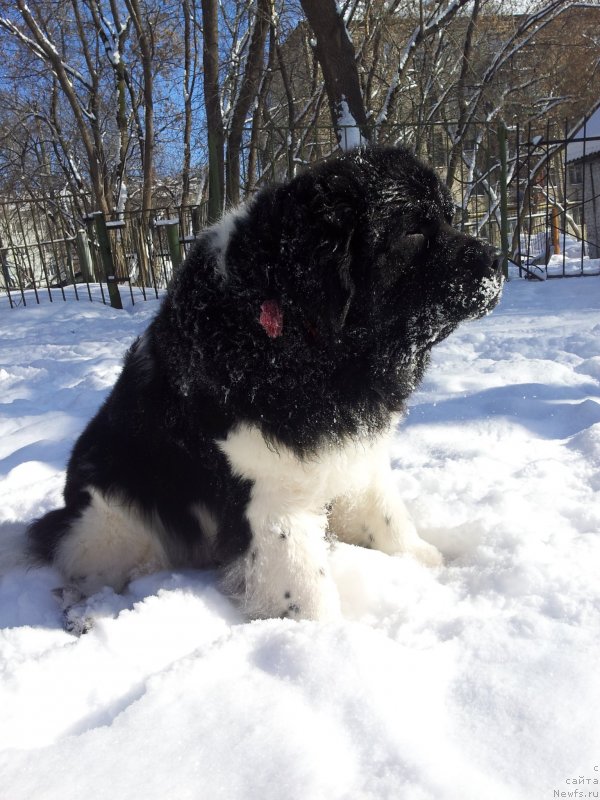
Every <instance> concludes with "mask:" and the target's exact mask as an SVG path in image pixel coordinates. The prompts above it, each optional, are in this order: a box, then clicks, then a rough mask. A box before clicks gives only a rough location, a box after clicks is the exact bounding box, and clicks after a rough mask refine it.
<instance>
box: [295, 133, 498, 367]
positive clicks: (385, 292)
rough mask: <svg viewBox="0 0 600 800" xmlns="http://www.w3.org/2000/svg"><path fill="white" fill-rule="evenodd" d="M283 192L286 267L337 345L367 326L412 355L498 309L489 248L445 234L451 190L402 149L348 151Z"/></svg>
mask: <svg viewBox="0 0 600 800" xmlns="http://www.w3.org/2000/svg"><path fill="white" fill-rule="evenodd" d="M281 191H282V192H284V193H287V196H288V197H289V200H290V202H289V203H288V205H287V208H288V209H289V212H288V214H287V215H286V216H287V217H288V219H287V225H286V226H285V227H284V228H283V231H282V234H283V238H284V239H286V242H285V243H284V247H285V246H287V247H288V249H289V253H288V263H289V264H298V265H300V266H299V268H300V269H301V270H302V271H303V274H302V275H297V276H295V278H296V281H295V282H297V284H298V285H302V292H303V293H304V296H305V299H306V297H307V296H308V297H311V296H312V298H313V303H314V306H315V308H316V309H317V311H318V314H319V315H320V317H321V319H320V324H321V325H329V329H330V331H331V332H332V334H333V336H334V337H336V336H337V337H338V338H339V337H341V338H345V337H347V336H352V335H356V334H357V332H358V333H360V331H361V330H363V329H365V328H368V329H370V330H371V332H373V333H376V334H377V336H384V337H385V338H386V340H388V341H389V340H390V339H395V340H396V341H397V342H399V343H401V344H402V345H403V346H404V347H405V348H406V349H407V354H412V355H413V356H414V354H415V353H416V352H421V351H424V350H428V349H429V348H430V347H431V346H432V345H433V344H435V343H436V342H438V341H440V340H441V339H443V338H444V337H446V336H447V335H448V334H449V333H450V332H451V331H452V330H453V329H454V328H455V327H456V326H457V325H458V324H459V323H460V322H462V321H463V320H466V319H470V318H474V317H478V316H481V315H483V314H485V313H486V312H488V311H490V310H491V309H492V308H493V307H494V305H495V304H496V303H497V301H498V298H499V296H500V291H501V286H502V276H501V272H500V269H499V262H498V260H497V258H496V257H495V254H494V252H493V250H492V249H491V248H490V247H489V246H487V245H486V244H485V243H483V242H480V241H478V240H477V239H475V238H473V237H471V236H467V235H466V234H464V233H461V232H460V231H458V230H456V229H455V228H453V227H452V224H451V222H452V217H453V214H454V205H453V202H452V198H451V195H450V193H449V191H448V190H447V188H446V187H445V186H444V185H443V184H442V183H441V181H440V180H439V178H438V176H437V175H436V173H435V172H434V171H433V170H432V169H430V168H429V167H427V166H426V165H425V164H423V163H422V162H421V161H419V160H418V159H417V158H416V157H415V156H414V155H413V154H412V153H411V152H410V151H408V150H407V149H404V148H365V149H362V150H355V151H353V152H350V153H347V154H344V155H343V156H341V157H338V158H335V159H332V160H331V161H329V162H325V163H324V164H322V165H320V166H319V167H317V168H316V169H314V170H312V171H309V172H307V173H305V174H304V175H302V176H300V177H299V178H297V179H296V180H295V181H293V182H292V183H291V184H289V185H288V186H287V187H282V190H281ZM307 209H309V212H308V213H307ZM294 214H296V215H298V217H297V219H296V220H294V218H293V215H294ZM290 217H291V218H290ZM290 229H291V230H290ZM299 234H300V235H299ZM295 242H301V247H302V252H297V253H296V252H294V247H295V245H294V243H295ZM307 260H308V262H309V266H310V268H309V269H308V270H307V269H306V264H307ZM307 290H308V295H307V294H306V292H307Z"/></svg>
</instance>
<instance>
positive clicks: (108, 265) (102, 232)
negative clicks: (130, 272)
mask: <svg viewBox="0 0 600 800" xmlns="http://www.w3.org/2000/svg"><path fill="white" fill-rule="evenodd" d="M92 216H93V218H94V225H95V227H96V236H97V237H98V247H99V249H100V261H101V262H102V270H103V272H104V279H105V281H106V286H107V288H108V296H109V297H110V304H111V306H112V307H113V308H123V303H122V302H121V295H120V294H119V287H118V285H117V277H116V275H115V266H114V262H113V257H112V250H111V249H110V239H109V238H108V230H107V228H106V220H105V219H104V214H103V213H102V211H96V212H95V213H94V214H93V215H92Z"/></svg>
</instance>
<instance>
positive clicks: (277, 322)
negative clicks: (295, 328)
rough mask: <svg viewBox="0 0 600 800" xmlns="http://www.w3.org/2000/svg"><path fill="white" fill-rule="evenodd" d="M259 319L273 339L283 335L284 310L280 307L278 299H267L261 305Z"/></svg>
mask: <svg viewBox="0 0 600 800" xmlns="http://www.w3.org/2000/svg"><path fill="white" fill-rule="evenodd" d="M258 321H259V322H260V324H261V325H262V327H263V328H264V329H265V331H266V333H267V336H269V337H270V338H271V339H276V338H277V337H278V336H281V334H282V332H283V311H282V310H281V308H280V307H279V303H278V302H277V300H265V302H264V303H263V304H262V306H261V307H260V317H259V318H258Z"/></svg>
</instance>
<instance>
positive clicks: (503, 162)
mask: <svg viewBox="0 0 600 800" xmlns="http://www.w3.org/2000/svg"><path fill="white" fill-rule="evenodd" d="M498 149H499V151H500V246H501V249H502V274H503V275H504V277H505V278H508V249H509V244H508V185H507V183H508V168H507V162H508V158H507V153H506V150H507V148H506V125H505V124H504V122H500V124H499V125H498ZM517 217H518V210H517ZM518 224H519V220H518V219H517V225H518Z"/></svg>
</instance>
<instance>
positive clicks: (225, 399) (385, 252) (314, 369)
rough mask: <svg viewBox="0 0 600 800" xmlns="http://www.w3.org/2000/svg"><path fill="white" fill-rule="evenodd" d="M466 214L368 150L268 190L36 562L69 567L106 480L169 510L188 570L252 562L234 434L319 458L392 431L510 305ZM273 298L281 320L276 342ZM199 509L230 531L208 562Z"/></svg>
mask: <svg viewBox="0 0 600 800" xmlns="http://www.w3.org/2000/svg"><path fill="white" fill-rule="evenodd" d="M453 210H454V209H453V203H452V200H451V197H450V195H449V193H448V192H447V190H446V189H445V187H444V186H443V185H442V184H441V182H440V181H439V180H438V178H437V176H436V175H435V173H434V172H433V171H432V170H431V169H429V168H428V167H427V166H425V165H424V164H423V163H421V162H420V161H418V160H417V159H416V158H415V157H414V156H413V155H412V154H411V153H410V152H409V151H407V150H405V149H400V148H396V149H393V148H368V149H363V150H357V151H353V152H351V153H346V154H344V155H342V156H340V157H337V158H334V159H332V160H330V161H328V162H326V163H323V164H320V165H319V166H317V167H315V168H313V169H311V170H308V171H306V172H305V173H303V174H301V175H299V176H298V177H296V178H294V179H293V180H291V181H290V182H289V183H286V184H283V185H280V186H275V187H272V188H267V189H264V190H263V191H261V192H260V193H259V194H258V195H257V196H256V197H255V198H254V199H253V200H252V201H251V202H250V203H249V204H248V206H247V209H246V210H245V211H244V212H243V213H239V212H238V213H237V214H236V215H235V216H234V217H232V218H231V219H230V221H229V223H228V225H229V226H230V229H231V230H230V235H228V236H227V237H226V238H227V241H226V242H224V241H223V225H224V224H225V223H221V227H218V226H217V227H213V228H208V229H207V230H206V231H205V232H204V233H203V234H202V236H201V238H200V239H199V241H198V242H197V244H196V245H195V247H194V248H193V250H192V252H191V253H190V255H189V257H188V258H187V260H186V262H185V264H184V265H183V267H182V268H181V270H180V272H179V274H178V275H177V277H176V279H175V280H174V282H173V285H172V286H171V288H170V290H169V292H168V295H167V297H166V299H165V300H164V302H163V304H162V306H161V308H160V310H159V312H158V314H157V316H156V318H155V319H154V321H153V322H152V324H151V325H150V326H149V328H148V329H147V331H146V333H145V334H144V335H143V336H142V337H141V338H140V339H138V340H137V341H136V342H134V344H133V345H132V347H131V349H130V350H129V352H128V353H127V355H126V357H125V363H124V367H123V371H122V373H121V375H120V377H119V379H118V381H117V383H116V385H115V387H114V389H113V391H112V392H111V394H110V395H109V396H108V398H107V400H106V401H105V403H104V405H103V406H102V407H101V409H100V410H99V411H98V413H97V414H96V416H95V417H94V418H93V419H92V421H91V422H90V423H89V425H88V427H87V428H86V429H85V431H84V432H83V434H82V435H81V437H80V438H79V440H78V441H77V443H76V444H75V447H74V450H73V452H72V455H71V458H70V461H69V464H68V470H67V480H66V486H65V491H64V500H65V506H64V508H61V509H59V510H57V511H51V512H50V513H49V514H47V515H46V516H45V517H43V518H42V519H40V520H38V521H36V522H35V523H33V525H32V526H31V528H30V542H31V550H32V552H33V554H34V555H35V556H37V557H39V558H42V559H44V560H52V558H53V556H54V554H55V552H56V550H57V547H58V546H59V545H60V542H61V540H62V538H63V537H64V536H65V535H67V534H68V532H69V529H70V526H71V525H72V523H73V521H74V520H76V519H77V518H78V517H79V516H80V515H81V514H82V513H83V511H84V510H85V509H86V507H87V506H88V504H89V503H90V487H93V488H94V489H95V490H96V491H97V492H99V493H101V494H102V495H103V496H105V497H111V496H115V497H119V498H121V499H122V500H123V501H124V502H126V503H130V504H132V505H133V506H134V507H135V508H136V509H137V510H138V512H139V513H140V514H142V516H144V517H146V518H148V519H150V518H156V517H158V519H159V520H160V522H161V526H162V528H164V531H165V532H166V536H167V538H168V541H167V543H166V545H165V546H166V547H167V549H168V551H169V553H170V556H171V561H172V562H173V563H179V564H186V563H191V562H192V561H193V562H194V563H206V562H211V563H217V564H226V563H228V562H230V561H231V560H232V559H234V558H235V557H236V556H238V555H240V554H242V553H244V552H245V551H247V550H248V548H249V546H250V542H251V537H252V533H251V529H250V526H249V524H248V520H247V517H246V514H245V510H246V508H247V506H248V502H249V498H250V495H251V490H252V482H251V481H249V480H248V479H244V478H241V477H236V475H235V474H234V473H233V472H232V469H231V467H230V464H229V463H228V460H227V458H226V456H225V455H224V453H223V452H222V450H221V449H220V448H219V447H218V446H217V444H216V442H217V440H223V439H225V438H226V437H227V435H228V434H229V432H230V431H232V430H233V429H234V428H235V427H236V426H237V425H238V424H239V423H240V422H247V423H250V424H252V425H254V426H257V427H258V428H259V429H260V431H261V432H262V433H263V435H264V437H265V439H266V440H267V441H268V442H269V443H271V446H272V447H274V448H277V447H281V446H285V447H287V448H289V449H290V450H291V451H293V453H295V454H296V455H297V456H298V458H300V459H310V458H311V457H312V454H314V453H315V452H318V451H319V449H320V448H323V447H325V446H326V447H336V446H338V445H341V444H343V442H345V441H347V440H349V439H351V438H353V437H359V436H360V437H365V436H367V437H369V436H375V435H377V434H378V432H380V431H383V430H384V429H385V428H386V426H389V424H390V420H391V419H392V417H393V415H394V414H397V413H398V412H401V411H402V408H403V405H404V403H405V401H406V399H407V398H408V396H409V395H410V393H411V392H412V391H413V389H414V388H415V386H416V385H417V384H418V383H419V381H420V379H421V376H422V374H423V370H424V368H425V366H426V364H427V360H428V356H429V351H430V349H431V347H432V346H433V345H434V344H435V343H436V342H438V341H440V340H441V339H443V338H445V337H446V336H447V335H448V334H449V333H450V332H451V331H452V330H454V328H455V327H456V326H457V325H458V324H459V323H460V322H461V321H463V320H465V319H468V318H474V317H477V316H480V315H481V314H483V313H485V312H487V311H489V310H490V309H491V308H492V307H493V305H494V304H495V303H496V301H497V298H498V295H499V290H500V284H501V278H500V276H499V270H498V263H497V262H496V261H495V260H494V255H493V254H492V252H491V250H490V249H489V248H488V247H487V246H486V245H484V244H483V243H480V242H478V241H477V240H475V239H473V238H471V237H468V236H466V235H464V234H462V233H459V232H458V231H456V230H455V229H454V228H452V227H451V220H452V216H453ZM265 303H267V304H268V303H271V307H275V308H276V309H277V310H280V312H281V315H282V323H281V322H280V323H275V325H276V329H275V330H274V331H273V330H272V331H271V334H270V335H269V331H268V330H267V326H266V325H265V324H264V323H263V324H261V319H262V318H261V309H262V310H263V311H264V308H265V305H264V304H265ZM277 324H279V326H280V329H279V328H277ZM197 503H202V504H203V505H205V506H206V507H207V508H209V509H210V510H211V513H212V514H213V516H214V517H215V518H216V520H217V522H218V531H217V538H216V542H214V543H213V545H212V546H211V550H210V555H209V554H208V550H207V551H206V552H205V554H204V555H205V558H203V557H198V553H202V544H201V543H202V541H203V531H202V526H201V523H200V522H199V520H198V518H197V516H195V515H194V514H193V513H192V512H191V511H190V508H191V507H192V506H193V505H194V504H197ZM192 553H193V554H194V555H193V558H192Z"/></svg>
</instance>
